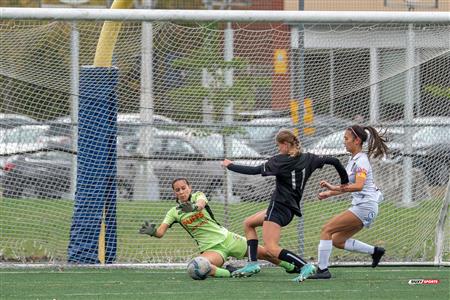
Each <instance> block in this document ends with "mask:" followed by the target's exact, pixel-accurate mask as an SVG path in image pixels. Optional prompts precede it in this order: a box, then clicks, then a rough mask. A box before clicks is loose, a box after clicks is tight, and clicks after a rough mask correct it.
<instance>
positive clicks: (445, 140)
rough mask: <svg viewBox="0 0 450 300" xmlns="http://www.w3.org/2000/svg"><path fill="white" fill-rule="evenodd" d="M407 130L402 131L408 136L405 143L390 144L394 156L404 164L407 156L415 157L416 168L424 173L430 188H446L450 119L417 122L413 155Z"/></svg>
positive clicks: (413, 161)
mask: <svg viewBox="0 0 450 300" xmlns="http://www.w3.org/2000/svg"><path fill="white" fill-rule="evenodd" d="M405 128H407V127H401V130H402V131H404V132H405V133H404V134H403V135H402V138H401V139H398V140H395V141H393V143H391V144H390V149H391V153H392V155H393V156H395V157H397V158H398V161H399V162H401V161H403V158H404V157H405V156H411V157H412V166H413V167H416V168H419V169H421V170H422V171H423V172H424V174H425V176H426V178H427V180H428V183H429V184H430V185H433V186H437V185H445V184H447V183H448V181H449V176H450V118H446V117H428V118H427V117H422V118H416V119H414V120H413V125H412V129H411V131H412V138H411V141H412V152H411V153H406V151H405V148H406V147H405V145H406V143H407V142H408V140H407V138H406V130H405Z"/></svg>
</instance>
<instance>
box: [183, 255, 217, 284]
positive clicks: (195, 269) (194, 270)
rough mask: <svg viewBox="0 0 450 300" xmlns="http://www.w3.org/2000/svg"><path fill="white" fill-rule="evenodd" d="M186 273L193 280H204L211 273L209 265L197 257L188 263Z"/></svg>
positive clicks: (206, 261) (202, 258) (200, 257)
mask: <svg viewBox="0 0 450 300" xmlns="http://www.w3.org/2000/svg"><path fill="white" fill-rule="evenodd" d="M187 272H188V274H189V276H191V278H192V279H194V280H204V279H206V277H208V274H209V272H211V264H210V263H209V261H208V260H207V259H206V258H204V257H202V256H198V257H195V258H193V259H192V260H191V261H190V262H189V263H188V266H187Z"/></svg>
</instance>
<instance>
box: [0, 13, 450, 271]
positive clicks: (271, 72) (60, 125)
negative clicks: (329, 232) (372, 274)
mask: <svg viewBox="0 0 450 300" xmlns="http://www.w3.org/2000/svg"><path fill="white" fill-rule="evenodd" d="M105 24H109V27H105V26H106V25H105ZM105 28H107V29H105ZM100 36H101V38H100ZM102 50H105V51H103V52H102ZM105 53H107V54H105ZM449 73H450V14H449V13H447V12H367V11H366V12H355V11H351V12H349V11H348V12H329V11H321V12H319V11H230V10H228V11H202V10H145V9H140V10H133V9H110V10H107V9H56V8H54V9H52V8H45V9H44V8H40V9H30V8H0V102H1V104H0V115H2V114H8V115H16V116H19V115H26V116H27V117H32V118H33V119H34V120H35V121H33V122H31V123H28V124H23V125H22V124H21V125H22V126H15V125H14V126H13V125H11V124H7V125H6V126H4V128H0V163H1V164H2V166H1V167H2V168H1V170H2V173H1V174H0V227H1V228H2V230H0V265H1V264H2V263H25V262H26V263H31V264H33V263H34V264H36V265H38V263H42V262H44V263H45V264H54V263H57V264H64V263H67V262H69V263H75V264H98V263H108V264H115V265H120V266H122V265H129V266H135V264H142V265H144V264H150V265H152V264H155V263H156V264H174V265H177V264H179V263H185V262H187V261H188V260H189V259H190V258H191V257H193V256H194V255H196V253H197V252H198V251H197V248H196V244H195V242H194V241H193V240H192V239H191V238H190V237H189V235H188V234H187V233H186V232H184V231H183V229H182V228H181V227H180V226H177V225H176V224H175V225H174V226H173V227H172V228H171V229H170V230H169V231H168V232H167V233H166V235H165V236H164V237H163V238H162V239H154V238H148V237H146V236H145V237H144V236H142V235H139V234H138V233H137V231H138V229H139V227H140V225H141V223H142V222H143V221H144V220H152V221H153V222H156V223H158V224H159V223H160V222H161V221H162V220H163V219H164V216H165V214H166V212H167V211H168V210H169V209H170V208H171V207H173V206H175V204H176V203H175V201H174V198H173V194H172V191H171V181H172V180H173V179H174V178H176V177H187V178H188V179H189V180H190V181H191V183H192V186H193V189H194V190H201V191H203V192H205V193H206V194H207V196H208V199H209V200H210V206H211V208H212V210H213V211H214V214H215V216H216V218H217V220H218V221H219V223H221V224H222V225H224V226H225V227H227V228H228V229H230V230H231V231H233V232H236V233H239V234H242V235H243V234H244V233H243V228H242V221H243V220H244V219H245V218H246V217H247V216H250V215H251V214H253V213H255V212H256V211H259V210H261V209H264V208H266V207H267V205H268V201H269V200H270V195H271V193H272V191H273V188H274V181H273V178H263V177H260V176H239V175H236V174H233V173H231V172H225V171H224V170H223V169H221V168H220V161H221V160H222V159H223V158H225V157H226V158H230V159H232V160H235V161H238V162H241V163H243V164H248V165H254V166H256V165H259V164H261V163H262V162H264V161H265V160H266V159H267V158H268V157H270V156H271V155H274V154H275V153H276V148H275V143H274V134H275V133H276V132H277V131H278V130H279V129H280V128H292V129H293V130H294V131H295V132H296V133H297V134H298V135H299V137H300V140H301V142H302V147H303V148H304V149H305V151H310V152H313V153H317V154H319V155H333V156H336V157H338V158H339V159H341V161H342V162H343V163H344V164H346V162H347V160H348V154H347V153H346V152H345V149H343V146H342V142H341V141H342V135H343V131H344V130H345V128H347V127H348V126H350V125H351V124H354V123H361V124H365V125H371V126H374V127H376V128H377V129H379V130H380V131H382V132H385V133H386V135H387V137H388V139H389V142H388V145H389V147H390V148H391V150H392V151H391V153H390V155H389V156H388V157H386V158H383V159H381V160H374V161H373V166H374V173H375V181H376V183H377V185H379V187H380V188H381V189H382V191H383V193H384V198H385V201H384V202H383V203H382V204H380V214H379V216H378V217H377V220H376V221H375V223H374V226H373V228H370V229H364V230H362V231H361V232H360V233H358V235H357V236H356V238H358V239H361V240H363V241H365V242H367V243H369V244H374V245H380V246H383V247H385V248H386V249H387V252H386V259H385V261H383V262H382V264H399V265H403V264H430V265H450V229H449V226H448V224H449V222H448V220H446V219H447V216H448V206H449V201H450V200H449V198H450V195H449V186H450V176H449V173H450V155H449V153H450V142H449V136H450V118H449V115H450V79H449V78H450V76H448V75H449ZM5 137H7V138H5ZM13 137H16V138H15V140H13ZM321 179H327V180H330V181H334V182H336V181H337V180H338V178H337V175H336V174H335V172H334V170H333V169H332V168H331V169H330V168H326V167H325V168H324V169H323V170H318V171H316V172H315V174H314V175H313V177H312V178H311V179H310V180H309V182H308V186H307V188H306V190H305V193H304V196H303V203H302V209H303V212H304V216H303V217H302V218H295V220H294V221H293V222H292V223H291V224H290V225H289V226H287V227H286V228H284V229H283V231H282V238H281V244H282V246H283V247H286V248H288V249H290V250H292V251H295V252H296V253H299V254H301V255H302V256H304V257H305V258H308V259H312V260H316V259H317V257H316V256H317V244H318V241H319V233H320V228H321V226H322V225H323V224H324V223H325V222H326V221H327V220H328V219H329V218H331V217H332V216H333V215H336V214H337V213H339V212H341V211H343V210H345V209H347V208H348V206H349V205H350V198H349V195H347V196H340V197H338V198H336V199H335V200H330V201H319V200H318V199H317V196H316V195H317V193H318V192H319V191H320V187H319V185H318V182H319V180H321ZM259 234H260V232H259ZM332 262H333V264H335V265H349V264H358V265H366V264H368V263H369V257H366V256H364V255H361V254H356V253H350V252H345V251H341V250H333V257H332ZM152 266H153V265H152Z"/></svg>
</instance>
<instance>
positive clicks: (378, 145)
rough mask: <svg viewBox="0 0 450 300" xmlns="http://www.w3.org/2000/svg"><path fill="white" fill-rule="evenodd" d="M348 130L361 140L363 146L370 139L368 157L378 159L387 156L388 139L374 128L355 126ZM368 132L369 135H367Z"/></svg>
mask: <svg viewBox="0 0 450 300" xmlns="http://www.w3.org/2000/svg"><path fill="white" fill-rule="evenodd" d="M347 130H348V131H350V132H351V134H352V135H353V136H354V137H355V138H359V139H360V140H361V146H362V144H363V143H364V142H365V141H367V139H368V142H367V155H368V156H369V157H374V158H377V157H379V156H383V155H386V154H387V152H388V147H387V145H386V138H385V137H384V134H380V133H379V132H378V131H377V130H376V129H375V128H373V127H372V126H360V125H353V126H351V127H348V128H347ZM366 130H367V131H368V132H369V134H367V132H366Z"/></svg>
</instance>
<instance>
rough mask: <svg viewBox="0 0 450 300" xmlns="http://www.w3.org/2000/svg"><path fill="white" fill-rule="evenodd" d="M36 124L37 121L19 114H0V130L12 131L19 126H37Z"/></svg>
mask: <svg viewBox="0 0 450 300" xmlns="http://www.w3.org/2000/svg"><path fill="white" fill-rule="evenodd" d="M38 123H39V122H38V121H37V120H35V119H33V118H31V117H28V116H25V115H21V114H4V113H1V114H0V130H1V129H12V128H14V127H17V126H21V125H37V124H38Z"/></svg>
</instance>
